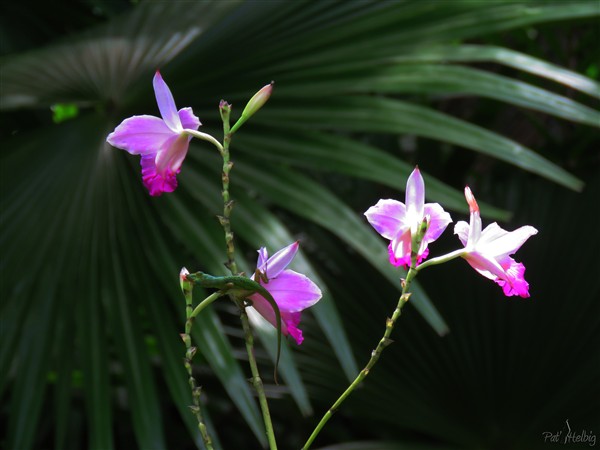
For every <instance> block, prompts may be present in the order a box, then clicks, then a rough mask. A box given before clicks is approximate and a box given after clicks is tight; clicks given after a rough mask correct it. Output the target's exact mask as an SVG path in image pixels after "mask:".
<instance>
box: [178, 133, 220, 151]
mask: <svg viewBox="0 0 600 450" xmlns="http://www.w3.org/2000/svg"><path fill="white" fill-rule="evenodd" d="M184 131H185V132H186V133H187V134H189V135H191V136H194V137H195V138H198V139H202V140H203V141H207V142H210V143H211V144H213V145H214V146H215V147H217V148H218V149H219V153H222V152H223V146H222V145H221V143H220V142H219V141H217V140H216V139H215V138H214V137H212V136H211V135H210V134H207V133H202V132H201V131H197V130H190V129H188V128H186V129H185V130H184Z"/></svg>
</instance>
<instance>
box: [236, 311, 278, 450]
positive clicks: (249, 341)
mask: <svg viewBox="0 0 600 450" xmlns="http://www.w3.org/2000/svg"><path fill="white" fill-rule="evenodd" d="M240 303H242V302H240ZM239 306H240V319H241V320H242V328H243V329H244V335H245V340H246V351H247V352H248V362H249V364H250V371H251V373H252V378H251V382H252V386H254V389H256V392H257V393H258V401H259V403H260V409H261V411H262V416H263V421H264V423H265V432H266V434H267V440H268V441H269V449H271V450H277V442H276V441H275V431H274V430H273V423H272V422H271V413H270V412H269V404H268V402H267V396H266V395H265V389H264V386H263V382H262V379H261V378H260V373H259V372H258V365H257V364H256V358H255V357H254V337H253V336H252V330H251V329H250V321H249V320H248V314H247V313H246V307H245V305H244V304H243V303H242V304H241V305H239Z"/></svg>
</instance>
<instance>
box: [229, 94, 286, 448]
mask: <svg viewBox="0 0 600 450" xmlns="http://www.w3.org/2000/svg"><path fill="white" fill-rule="evenodd" d="M219 111H220V113H221V119H222V120H223V135H224V138H223V146H222V150H221V157H222V158H223V173H222V176H221V179H222V184H223V191H222V195H223V215H222V216H220V217H219V222H220V223H221V226H222V227H223V230H224V232H225V247H226V251H227V263H226V266H227V268H228V269H229V271H230V272H231V274H232V275H239V273H238V268H237V264H236V262H235V246H234V239H233V237H234V236H233V231H232V230H231V221H230V217H231V212H232V210H233V201H232V200H231V198H230V195H229V173H230V171H231V168H232V167H233V163H232V162H231V161H230V158H229V145H230V143H231V133H230V124H229V115H230V113H231V105H229V104H228V103H227V102H225V101H221V104H220V105H219ZM232 299H233V300H234V301H235V302H236V303H237V305H238V307H239V310H240V320H241V322H242V328H243V330H244V336H245V341H246V351H247V353H248V363H249V364H250V371H251V373H252V385H253V386H254V389H255V390H256V393H257V394H258V402H259V404H260V409H261V411H262V416H263V422H264V424H265V433H266V435H267V440H268V442H269V449H270V450H277V442H276V440H275V431H274V430H273V423H272V421H271V413H270V411H269V404H268V402H267V396H266V394H265V389H264V386H263V382H262V379H261V377H260V373H259V371H258V364H257V363H256V357H255V356H254V338H253V336H252V330H251V328H250V321H249V320H248V314H246V305H245V303H244V301H243V300H240V299H237V298H233V297H232Z"/></svg>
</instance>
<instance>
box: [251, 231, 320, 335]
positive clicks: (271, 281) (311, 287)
mask: <svg viewBox="0 0 600 450" xmlns="http://www.w3.org/2000/svg"><path fill="white" fill-rule="evenodd" d="M298 247H299V243H298V242H297V241H296V242H294V243H293V244H291V245H288V246H287V247H285V248H283V249H281V250H279V251H278V252H277V253H275V254H274V255H273V256H271V257H270V258H269V254H268V253H267V249H266V248H265V247H262V248H261V249H260V250H259V251H258V263H257V265H256V267H257V269H258V270H259V272H261V273H262V274H263V275H265V276H266V279H267V280H268V281H264V280H262V279H260V278H261V277H259V279H258V280H255V281H257V282H258V283H260V284H261V285H262V286H264V288H265V289H266V290H267V291H269V293H270V294H271V295H272V296H273V299H274V300H275V302H276V303H277V306H279V311H280V313H281V322H282V324H281V332H282V333H283V334H284V335H285V336H288V335H290V336H292V337H293V338H294V339H295V340H296V343H297V344H298V345H299V344H301V343H302V341H303V340H304V337H303V336H302V331H301V330H300V329H299V328H298V324H299V323H300V315H301V313H302V311H303V310H304V309H306V308H308V307H310V306H312V305H314V304H315V303H317V302H318V301H319V300H320V299H321V295H322V294H321V290H320V289H319V288H318V286H317V285H316V284H315V283H313V282H312V281H311V280H310V279H309V278H308V277H307V276H305V275H302V274H300V273H297V272H294V271H293V270H290V269H287V266H288V265H289V264H290V263H291V262H292V259H294V256H295V255H296V253H297V252H298ZM252 279H253V280H254V275H253V276H252ZM249 298H250V299H251V300H252V306H253V307H254V308H255V309H256V310H257V311H258V312H259V313H260V314H261V315H262V316H263V317H264V318H265V319H267V320H268V321H269V322H270V323H271V324H272V325H273V326H274V327H276V326H277V322H276V318H275V312H274V311H273V308H272V307H271V305H270V303H269V302H267V301H266V300H265V299H264V298H262V296H261V295H260V294H253V295H251V296H250V297H249Z"/></svg>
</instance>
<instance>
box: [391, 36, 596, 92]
mask: <svg viewBox="0 0 600 450" xmlns="http://www.w3.org/2000/svg"><path fill="white" fill-rule="evenodd" d="M392 60H393V61H395V62H404V63H410V62H468V63H470V62H494V63H498V64H503V65H505V66H508V67H513V68H515V69H518V70H522V71H523V72H528V73H531V74H533V75H538V76H540V77H543V78H547V79H549V80H553V81H556V82H557V83H561V84H564V85H565V86H568V87H570V88H572V89H575V90H578V91H580V92H584V93H586V94H589V95H591V96H592V97H595V98H600V83H598V82H597V81H596V80H593V79H591V78H588V77H586V76H584V75H580V74H578V73H577V72H573V71H572V70H568V69H565V68H564V67H560V66H557V65H555V64H551V63H549V62H547V61H544V60H541V59H539V58H535V57H533V56H529V55H527V54H525V53H521V52H518V51H515V50H511V49H509V48H504V47H497V46H492V45H489V46H488V45H469V44H461V45H443V46H436V47H432V48H422V49H419V51H418V52H415V53H408V54H406V55H402V56H398V57H395V58H393V59H392Z"/></svg>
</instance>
